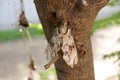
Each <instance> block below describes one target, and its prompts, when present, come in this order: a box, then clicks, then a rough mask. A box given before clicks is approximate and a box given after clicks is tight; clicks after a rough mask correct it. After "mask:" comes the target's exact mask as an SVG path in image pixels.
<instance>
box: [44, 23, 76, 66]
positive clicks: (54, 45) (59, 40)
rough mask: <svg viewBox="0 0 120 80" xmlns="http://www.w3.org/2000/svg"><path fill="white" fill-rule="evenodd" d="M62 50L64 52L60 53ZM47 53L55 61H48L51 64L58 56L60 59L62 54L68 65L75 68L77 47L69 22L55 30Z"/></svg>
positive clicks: (48, 57) (46, 50)
mask: <svg viewBox="0 0 120 80" xmlns="http://www.w3.org/2000/svg"><path fill="white" fill-rule="evenodd" d="M60 50H61V51H62V53H63V54H61V53H60V54H58V52H59V51H60ZM45 53H46V55H47V59H49V60H53V62H52V61H50V63H48V65H49V66H50V65H51V64H52V63H54V62H55V61H57V59H56V58H58V59H59V56H60V55H62V57H63V59H64V60H65V62H66V63H67V65H68V66H70V67H72V68H73V67H74V65H76V64H77V62H78V57H77V49H76V45H75V41H74V39H73V36H72V35H71V29H68V26H67V22H66V23H64V24H63V25H61V26H60V27H57V28H56V29H55V30H54V32H53V36H52V37H51V40H50V41H49V42H48V45H47V47H46V49H45ZM48 65H46V66H48Z"/></svg>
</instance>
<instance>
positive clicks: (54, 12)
mask: <svg viewBox="0 0 120 80" xmlns="http://www.w3.org/2000/svg"><path fill="white" fill-rule="evenodd" d="M82 1H86V2H87V4H86V3H85V4H83V2H82ZM108 1H109V0H35V5H36V9H37V12H38V15H39V18H40V20H41V23H42V25H43V29H44V31H45V35H46V38H47V40H48V41H49V40H50V38H51V36H52V32H53V30H54V29H55V28H56V27H58V26H60V25H62V24H63V23H64V22H66V21H67V22H68V27H69V28H70V29H71V30H72V31H71V32H72V35H73V37H74V40H75V43H76V46H77V51H78V58H79V61H78V64H77V65H76V66H75V67H74V68H71V67H69V66H68V65H67V64H66V63H65V61H64V60H63V59H62V58H61V59H59V60H58V61H57V62H56V63H55V67H56V70H57V75H58V80H94V69H93V55H92V48H91V41H90V30H91V26H92V24H93V22H94V20H95V17H96V15H97V13H98V11H99V10H100V9H101V8H102V7H104V6H105V5H106V4H107V3H108Z"/></svg>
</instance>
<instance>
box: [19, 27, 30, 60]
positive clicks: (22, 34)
mask: <svg viewBox="0 0 120 80" xmlns="http://www.w3.org/2000/svg"><path fill="white" fill-rule="evenodd" d="M19 31H20V34H21V37H22V40H23V43H24V47H25V50H26V52H27V54H28V56H29V57H30V58H31V53H30V51H29V49H28V48H27V45H26V42H25V36H24V33H23V28H22V27H20V29H19Z"/></svg>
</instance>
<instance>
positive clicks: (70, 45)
mask: <svg viewBox="0 0 120 80" xmlns="http://www.w3.org/2000/svg"><path fill="white" fill-rule="evenodd" d="M62 51H63V59H64V60H65V62H66V63H67V64H68V65H69V66H71V67H73V66H74V65H75V64H77V62H78V58H77V49H76V46H75V42H74V39H73V37H72V35H71V32H70V30H68V32H67V33H66V34H65V35H64V36H63V46H62Z"/></svg>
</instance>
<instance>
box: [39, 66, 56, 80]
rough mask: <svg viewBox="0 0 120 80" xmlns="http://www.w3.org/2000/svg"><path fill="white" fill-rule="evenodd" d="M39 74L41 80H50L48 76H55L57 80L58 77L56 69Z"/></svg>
mask: <svg viewBox="0 0 120 80" xmlns="http://www.w3.org/2000/svg"><path fill="white" fill-rule="evenodd" d="M39 74H40V77H41V80H48V76H50V75H54V77H55V79H56V80H57V75H56V70H55V68H52V69H48V70H45V71H40V73H39Z"/></svg>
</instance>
